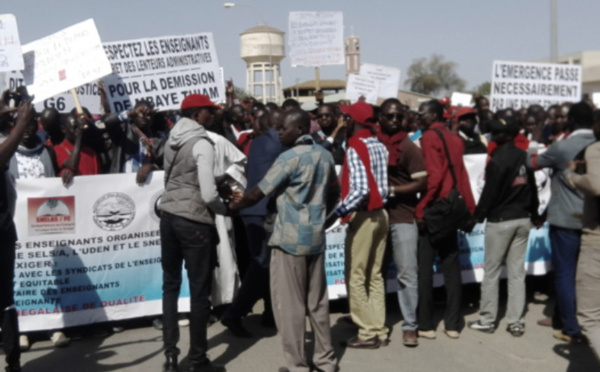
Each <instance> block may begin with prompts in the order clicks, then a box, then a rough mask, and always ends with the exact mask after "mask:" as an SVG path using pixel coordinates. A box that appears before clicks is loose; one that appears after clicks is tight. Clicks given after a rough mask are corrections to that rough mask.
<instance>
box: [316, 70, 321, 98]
mask: <svg viewBox="0 0 600 372" xmlns="http://www.w3.org/2000/svg"><path fill="white" fill-rule="evenodd" d="M319 90H321V72H320V71H319V67H318V66H317V67H315V93H316V92H318V91H319Z"/></svg>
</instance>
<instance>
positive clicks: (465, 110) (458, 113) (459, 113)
mask: <svg viewBox="0 0 600 372" xmlns="http://www.w3.org/2000/svg"><path fill="white" fill-rule="evenodd" d="M463 115H475V110H473V108H471V107H460V108H459V109H458V110H456V113H455V114H454V120H456V121H458V118H460V117H461V116H463Z"/></svg>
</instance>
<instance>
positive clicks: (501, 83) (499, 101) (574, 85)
mask: <svg viewBox="0 0 600 372" xmlns="http://www.w3.org/2000/svg"><path fill="white" fill-rule="evenodd" d="M491 89H492V93H491V102H490V109H491V110H492V111H498V110H501V109H505V108H513V109H520V108H522V107H525V108H526V107H529V106H531V105H534V104H537V105H541V106H543V107H544V108H546V109H547V108H548V107H550V106H551V105H554V104H562V103H564V102H578V101H580V100H581V95H582V92H581V66H579V65H565V64H550V63H533V62H507V61H494V64H493V67H492V88H491Z"/></svg>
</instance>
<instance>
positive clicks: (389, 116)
mask: <svg viewBox="0 0 600 372" xmlns="http://www.w3.org/2000/svg"><path fill="white" fill-rule="evenodd" d="M381 116H383V117H384V118H386V119H388V120H389V121H392V120H394V119H396V120H398V121H402V120H403V119H404V114H381Z"/></svg>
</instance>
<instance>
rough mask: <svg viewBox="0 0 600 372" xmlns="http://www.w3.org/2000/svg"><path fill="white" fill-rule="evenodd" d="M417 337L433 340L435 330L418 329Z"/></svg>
mask: <svg viewBox="0 0 600 372" xmlns="http://www.w3.org/2000/svg"><path fill="white" fill-rule="evenodd" d="M418 333H419V337H421V338H426V339H428V340H435V337H436V336H435V331H434V330H429V331H421V330H419V332H418Z"/></svg>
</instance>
